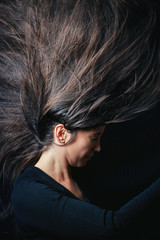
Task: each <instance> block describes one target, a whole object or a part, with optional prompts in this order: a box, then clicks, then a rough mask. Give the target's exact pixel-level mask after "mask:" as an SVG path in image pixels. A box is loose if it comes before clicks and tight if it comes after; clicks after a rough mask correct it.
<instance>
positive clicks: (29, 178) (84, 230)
mask: <svg viewBox="0 0 160 240" xmlns="http://www.w3.org/2000/svg"><path fill="white" fill-rule="evenodd" d="M158 198H160V179H158V180H156V182H154V183H153V184H152V185H151V186H149V187H148V188H147V189H146V190H144V191H143V192H142V193H140V194H139V195H138V196H136V197H134V198H133V199H132V200H131V201H129V202H128V203H127V204H125V205H124V206H123V207H122V208H120V209H119V210H117V211H112V210H106V209H101V208H99V207H97V206H95V205H93V204H91V203H89V202H86V201H81V200H79V199H78V198H77V197H76V196H74V195H73V194H72V193H71V192H70V191H69V190H68V189H66V188H65V187H64V186H62V185H61V184H59V183H58V182H56V181H55V180H54V179H52V178H51V177H50V176H48V175H47V174H46V173H44V172H43V171H42V170H40V169H39V168H36V167H34V166H30V167H27V168H26V169H25V170H24V172H23V173H22V174H21V175H19V176H18V177H17V179H16V181H15V184H14V189H13V192H12V204H13V210H14V215H15V219H16V222H17V225H18V228H19V230H20V233H21V236H22V238H23V239H27V240H28V239H33V240H41V239H43V240H49V239H52V240H55V239H56V240H57V239H65V240H66V239H70V240H71V239H74V240H78V239H83V240H89V239H90V240H101V239H110V238H112V237H114V236H119V235H121V233H123V229H125V227H127V226H128V225H131V224H132V223H134V221H136V218H138V217H139V216H140V215H141V214H142V213H143V211H147V208H149V206H150V204H152V203H153V202H154V201H155V200H157V199H158Z"/></svg>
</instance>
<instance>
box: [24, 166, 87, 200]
mask: <svg viewBox="0 0 160 240" xmlns="http://www.w3.org/2000/svg"><path fill="white" fill-rule="evenodd" d="M27 169H32V170H33V171H36V172H37V173H40V174H41V176H42V175H43V180H47V182H48V183H50V184H52V183H54V186H55V184H56V185H57V188H58V189H59V188H61V189H62V190H63V191H64V192H66V193H69V194H70V195H71V197H72V198H75V199H77V200H79V201H84V202H89V200H88V198H87V196H86V194H85V193H84V192H83V190H82V188H81V187H80V185H79V183H77V185H78V187H79V188H80V190H81V192H82V195H83V199H84V200H82V199H80V198H78V197H77V196H76V195H74V194H73V193H72V192H71V191H70V190H69V189H68V188H66V187H65V186H63V185H62V184H60V183H59V182H57V181H56V180H55V179H54V178H52V177H51V176H49V175H48V174H47V173H45V172H44V171H43V170H42V169H40V168H38V167H36V166H34V165H32V166H28V167H27Z"/></svg>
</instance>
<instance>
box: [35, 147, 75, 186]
mask: <svg viewBox="0 0 160 240" xmlns="http://www.w3.org/2000/svg"><path fill="white" fill-rule="evenodd" d="M57 156H58V157H57ZM35 166H36V167H38V168H40V169H41V170H42V171H44V172H45V173H46V174H48V175H49V176H51V177H52V178H54V179H55V180H56V181H57V182H59V183H63V182H68V181H72V176H71V168H70V166H69V164H68V162H67V160H66V159H65V157H64V155H63V152H62V151H61V154H59V155H58V154H55V151H54V149H49V150H47V151H44V152H43V153H42V155H41V157H40V159H39V160H38V162H37V163H36V164H35Z"/></svg>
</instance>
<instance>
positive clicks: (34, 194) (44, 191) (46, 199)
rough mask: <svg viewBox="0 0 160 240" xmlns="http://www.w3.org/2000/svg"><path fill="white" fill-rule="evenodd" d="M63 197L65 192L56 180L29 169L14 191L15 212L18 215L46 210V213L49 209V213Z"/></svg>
mask: <svg viewBox="0 0 160 240" xmlns="http://www.w3.org/2000/svg"><path fill="white" fill-rule="evenodd" d="M62 195H63V192H62V191H61V189H60V187H59V186H57V185H56V183H55V182H54V180H53V181H52V179H50V178H49V177H48V176H45V174H44V173H43V172H41V171H38V170H37V169H36V168H34V167H29V168H27V169H26V170H25V171H24V172H23V173H22V174H20V175H19V176H18V177H17V178H16V180H15V183H14V188H13V191H12V205H13V210H14V212H16V213H18V212H19V213H20V212H21V213H23V212H24V213H27V212H28V211H36V209H41V210H43V209H44V208H45V211H46V210H47V208H48V211H49V210H50V208H51V207H52V208H54V206H55V205H56V202H57V201H58V199H59V198H60V196H62ZM50 203H51V204H50Z"/></svg>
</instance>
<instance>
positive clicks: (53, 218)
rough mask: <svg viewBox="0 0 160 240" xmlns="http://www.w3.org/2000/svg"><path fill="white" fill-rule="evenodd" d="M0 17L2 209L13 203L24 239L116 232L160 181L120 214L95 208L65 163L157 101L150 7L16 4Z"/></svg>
mask: <svg viewBox="0 0 160 240" xmlns="http://www.w3.org/2000/svg"><path fill="white" fill-rule="evenodd" d="M135 12H136V18H135V16H134V14H135ZM0 16H1V17H0V19H1V20H0V21H1V35H0V41H1V46H0V58H1V59H0V72H1V78H0V80H1V86H0V88H1V89H0V91H1V99H0V100H1V101H0V103H1V108H0V111H1V112H0V116H1V117H0V132H1V140H0V141H1V142H0V145H1V159H0V163H1V179H3V186H4V188H3V196H2V201H3V202H4V203H3V208H4V209H5V211H2V213H3V215H4V213H6V214H8V213H9V212H11V213H12V211H11V210H12V205H13V211H14V217H15V219H16V222H17V225H18V227H19V230H20V233H21V236H22V238H24V239H106V238H107V237H113V236H115V235H117V234H122V233H121V231H122V230H123V229H125V227H126V226H128V225H130V224H132V223H133V222H134V221H135V219H136V217H138V216H140V214H141V213H142V212H143V211H145V210H147V208H148V207H149V205H150V204H151V202H154V200H156V199H158V198H159V197H160V193H159V185H160V180H157V182H155V183H154V184H153V185H152V186H150V187H149V188H148V189H146V190H145V191H144V192H142V193H141V194H140V195H138V196H137V197H136V198H135V199H133V200H132V201H130V202H129V203H128V204H126V205H125V206H124V207H122V208H121V209H120V210H119V211H112V210H104V209H100V208H99V207H97V206H94V205H92V204H90V203H89V200H88V199H87V197H86V196H85V194H84V193H83V191H82V190H81V188H80V187H79V185H78V183H76V182H75V181H74V180H73V178H72V173H71V168H72V167H81V166H83V165H85V164H86V163H87V161H88V160H89V159H90V158H91V157H92V155H93V154H94V152H96V151H100V137H101V135H102V134H103V131H104V129H105V125H106V124H109V123H110V122H118V121H122V120H125V119H129V118H131V117H132V116H133V115H135V114H136V113H138V112H141V111H144V110H146V109H148V108H149V107H150V106H151V105H153V104H154V103H155V102H157V99H158V95H159V35H156V33H157V32H158V29H159V5H158V4H157V3H156V1H155V2H154V1H145V0H144V1H143V4H142V2H141V3H139V1H133V2H132V4H131V1H124V0H118V1H117V0H116V1H115V0H110V1H101V0H99V1H96V0H95V1H90V0H87V1H71V0H68V1H66V0H65V1H63V0H58V1H56V0H54V1H52V0H48V1H47V0H43V1H38V0H37V1H36V0H35V1H29V2H28V1H27V0H23V1H20V0H15V1H13V2H12V3H10V4H9V3H8V4H3V5H1V8H0ZM17 176H18V177H17ZM15 179H16V180H15ZM13 183H14V188H13ZM11 192H12V204H11ZM6 199H7V200H8V201H6Z"/></svg>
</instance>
